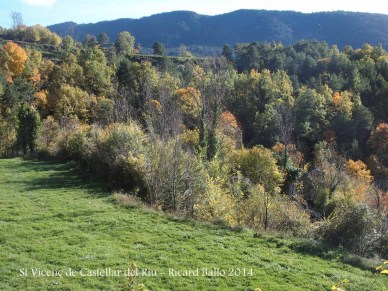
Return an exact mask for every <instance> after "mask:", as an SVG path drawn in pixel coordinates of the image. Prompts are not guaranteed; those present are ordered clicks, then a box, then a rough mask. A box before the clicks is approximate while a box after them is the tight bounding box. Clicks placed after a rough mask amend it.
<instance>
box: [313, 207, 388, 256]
mask: <svg viewBox="0 0 388 291" xmlns="http://www.w3.org/2000/svg"><path fill="white" fill-rule="evenodd" d="M317 234H318V237H319V238H320V239H322V240H324V241H325V242H326V243H328V244H329V245H331V246H342V247H344V248H346V249H348V250H350V251H352V252H354V253H356V254H359V255H361V256H366V255H372V254H374V253H378V254H380V255H382V256H383V257H384V256H385V257H386V256H387V247H386V246H387V241H388V237H387V225H386V223H384V219H383V216H382V214H381V213H379V212H378V211H377V210H374V209H371V208H369V207H368V206H366V205H363V204H356V203H350V202H347V203H345V202H342V203H339V204H338V205H337V207H336V208H335V209H334V212H333V213H332V214H331V215H330V216H329V218H328V219H327V220H325V221H324V222H322V223H321V226H320V227H319V229H318V231H317Z"/></svg>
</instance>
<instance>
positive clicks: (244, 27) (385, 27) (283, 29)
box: [48, 9, 388, 48]
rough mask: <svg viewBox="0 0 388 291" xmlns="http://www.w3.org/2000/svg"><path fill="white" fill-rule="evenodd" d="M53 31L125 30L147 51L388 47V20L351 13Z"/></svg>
mask: <svg viewBox="0 0 388 291" xmlns="http://www.w3.org/2000/svg"><path fill="white" fill-rule="evenodd" d="M48 28H49V29H50V30H52V31H54V32H56V33H57V34H59V35H61V36H66V35H70V36H72V37H73V38H75V39H76V40H79V41H80V40H82V39H83V37H84V36H85V35H86V34H94V35H98V34H100V33H102V32H106V33H107V34H108V35H109V37H110V38H111V40H115V39H116V38H117V35H118V34H119V33H120V32H121V31H124V30H126V31H129V32H130V33H131V34H132V35H134V36H135V38H136V43H140V44H141V45H142V46H143V47H151V46H152V44H153V43H154V42H156V41H160V42H162V43H163V44H164V45H165V46H166V47H168V48H175V47H179V46H181V45H187V46H192V45H197V46H211V47H222V46H223V45H224V44H230V45H235V44H236V43H247V42H254V41H259V42H272V41H275V42H281V43H283V44H286V45H287V44H292V43H295V42H297V41H298V40H301V39H315V40H319V41H326V42H327V43H328V44H330V45H333V44H336V45H338V46H339V47H343V46H345V45H351V46H353V47H360V46H362V44H364V43H370V44H372V45H377V44H382V45H383V46H384V47H386V48H387V47H388V15H385V14H378V13H363V12H348V11H335V12H314V13H301V12H296V11H276V10H251V9H240V10H236V11H233V12H229V13H224V14H219V15H214V16H209V15H203V14H198V13H195V12H192V11H173V12H163V13H159V14H154V15H150V16H144V17H142V18H138V19H134V18H120V19H116V20H105V21H100V22H97V23H88V24H77V23H75V22H64V23H59V24H55V25H51V26H48Z"/></svg>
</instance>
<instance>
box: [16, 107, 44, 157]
mask: <svg viewBox="0 0 388 291" xmlns="http://www.w3.org/2000/svg"><path fill="white" fill-rule="evenodd" d="M39 127H40V116H39V113H38V111H36V109H35V108H34V107H32V106H30V105H28V103H26V102H23V103H21V105H20V107H19V112H18V128H17V144H18V146H19V148H21V150H22V151H23V154H24V155H26V154H27V150H29V151H30V152H32V153H33V152H34V151H35V149H36V145H37V140H38V132H39Z"/></svg>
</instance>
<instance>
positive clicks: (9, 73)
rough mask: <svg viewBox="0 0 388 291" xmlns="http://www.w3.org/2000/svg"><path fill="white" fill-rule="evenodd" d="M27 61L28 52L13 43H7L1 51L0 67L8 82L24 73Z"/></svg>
mask: <svg viewBox="0 0 388 291" xmlns="http://www.w3.org/2000/svg"><path fill="white" fill-rule="evenodd" d="M27 59H28V55H27V52H26V51H25V50H24V49H23V48H22V47H20V46H19V45H17V44H16V43H14V42H12V41H9V42H7V43H6V44H5V45H4V46H3V47H2V48H1V49H0V66H1V68H2V69H3V72H4V74H5V75H6V78H7V80H9V81H12V79H13V77H17V76H20V75H21V74H22V73H23V71H24V68H25V66H26V62H27Z"/></svg>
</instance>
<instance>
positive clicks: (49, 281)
mask: <svg viewBox="0 0 388 291" xmlns="http://www.w3.org/2000/svg"><path fill="white" fill-rule="evenodd" d="M106 193H107V192H106V191H104V190H103V188H102V187H100V186H98V185H97V186H96V185H95V184H94V185H92V184H90V183H88V182H86V181H83V180H82V179H81V178H80V177H79V176H78V175H77V172H76V171H75V170H74V169H72V168H71V166H69V165H52V164H47V163H41V162H31V161H22V160H20V159H11V160H0V274H1V275H0V290H22V289H24V290H27V289H28V290H35V289H61V290H81V289H83V290H88V289H91V290H93V289H110V290H120V289H123V287H124V286H125V285H126V282H127V279H126V278H125V277H81V276H80V275H79V274H76V276H74V277H66V276H65V274H64V273H65V271H66V270H67V269H68V268H73V269H74V270H76V271H79V270H80V269H81V268H84V269H103V268H106V267H110V268H111V269H121V270H125V269H127V268H128V266H129V264H130V262H131V261H135V262H136V264H137V265H138V267H139V268H148V269H151V270H154V271H156V272H157V273H158V275H157V276H155V277H141V278H140V281H141V282H142V283H144V284H145V285H146V286H147V287H148V288H149V289H150V290H188V289H189V288H190V289H191V290H253V289H254V288H257V287H260V288H261V289H262V290H271V291H272V290H329V289H330V287H331V286H332V284H333V283H334V282H335V281H337V280H341V279H343V278H348V279H350V281H351V282H352V284H351V285H350V286H349V287H348V288H347V290H369V288H368V286H370V285H371V284H372V280H371V279H369V278H368V276H369V272H367V271H362V270H360V269H357V268H354V267H351V266H349V265H346V264H343V263H341V262H339V261H337V260H324V259H322V258H319V257H317V256H312V255H308V254H304V253H300V252H299V253H298V252H294V251H292V250H291V249H290V248H289V247H288V246H287V241H286V240H284V241H282V240H281V239H274V238H272V239H270V238H254V237H253V233H252V232H250V231H247V230H244V231H240V232H238V231H231V230H227V229H222V228H217V227H215V226H209V225H205V224H200V223H196V222H190V221H180V220H177V219H174V218H169V217H166V216H163V215H161V214H158V213H155V212H152V211H149V210H143V209H140V208H130V209H125V208H123V207H121V206H118V205H116V204H115V203H114V202H113V199H112V197H111V196H109V195H108V194H106ZM202 267H205V268H209V269H210V268H220V269H225V270H228V269H229V268H246V269H248V270H249V269H251V268H252V269H253V276H246V277H244V276H234V277H229V276H225V277H206V276H198V277H183V278H182V277H171V276H168V268H175V269H194V268H202ZM22 268H26V269H28V272H29V274H28V276H27V277H23V276H20V271H19V270H20V269H22ZM31 268H40V269H41V270H60V271H62V272H63V273H62V274H63V277H34V276H32V275H31ZM161 273H163V274H161ZM384 280H385V281H384ZM384 283H387V279H386V278H379V279H378V280H377V282H376V284H375V285H374V286H375V287H376V288H373V289H374V290H384Z"/></svg>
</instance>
